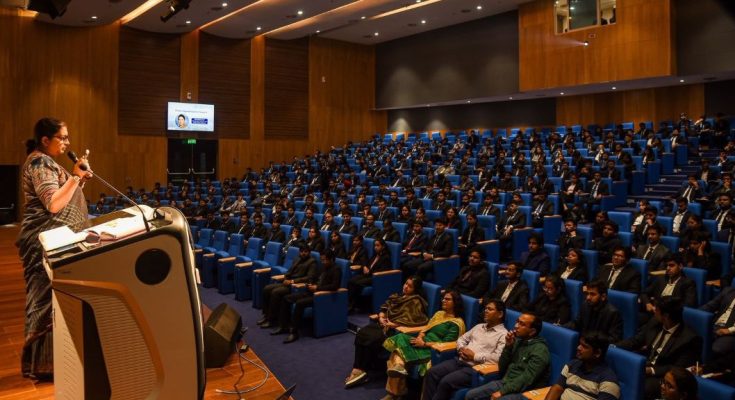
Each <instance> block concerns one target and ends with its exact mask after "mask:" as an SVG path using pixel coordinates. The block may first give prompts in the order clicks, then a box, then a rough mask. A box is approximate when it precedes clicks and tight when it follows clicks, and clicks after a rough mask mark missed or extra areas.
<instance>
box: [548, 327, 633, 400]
mask: <svg viewBox="0 0 735 400" xmlns="http://www.w3.org/2000/svg"><path fill="white" fill-rule="evenodd" d="M609 345H610V341H609V339H608V337H607V335H605V333H604V332H590V333H587V334H585V335H582V337H581V338H579V345H578V346H577V355H576V358H575V359H574V360H572V361H570V362H569V363H568V364H567V365H565V366H564V368H562V370H561V375H560V376H559V378H558V379H557V380H556V383H554V385H553V386H552V387H551V389H550V390H549V393H548V394H547V395H546V399H545V400H560V399H562V398H565V399H568V398H571V399H600V400H616V399H619V398H620V384H619V383H618V376H617V375H616V374H615V372H614V371H613V370H612V369H611V368H610V367H609V366H608V365H607V363H606V362H605V355H606V354H607V348H608V346H609Z"/></svg>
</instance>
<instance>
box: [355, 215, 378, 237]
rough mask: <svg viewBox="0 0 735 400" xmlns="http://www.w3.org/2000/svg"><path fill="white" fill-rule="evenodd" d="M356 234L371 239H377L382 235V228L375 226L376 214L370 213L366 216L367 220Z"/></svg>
mask: <svg viewBox="0 0 735 400" xmlns="http://www.w3.org/2000/svg"><path fill="white" fill-rule="evenodd" d="M356 236H362V237H366V238H371V239H375V238H377V237H379V236H380V229H379V228H378V227H377V226H375V216H374V215H373V214H368V215H367V216H365V222H364V223H363V224H362V228H360V230H359V231H358V232H357V234H356Z"/></svg>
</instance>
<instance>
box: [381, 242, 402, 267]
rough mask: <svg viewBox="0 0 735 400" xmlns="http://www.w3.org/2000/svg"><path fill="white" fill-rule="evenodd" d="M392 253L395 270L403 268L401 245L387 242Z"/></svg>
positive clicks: (392, 263) (391, 257)
mask: <svg viewBox="0 0 735 400" xmlns="http://www.w3.org/2000/svg"><path fill="white" fill-rule="evenodd" d="M385 244H386V246H388V251H390V264H391V266H392V267H393V269H400V268H401V244H400V243H396V242H385Z"/></svg>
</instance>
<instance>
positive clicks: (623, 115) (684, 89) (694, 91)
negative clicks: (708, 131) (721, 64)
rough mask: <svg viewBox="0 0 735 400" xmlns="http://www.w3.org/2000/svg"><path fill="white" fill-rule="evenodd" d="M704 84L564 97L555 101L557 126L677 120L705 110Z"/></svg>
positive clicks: (655, 122) (694, 115)
mask: <svg viewBox="0 0 735 400" xmlns="http://www.w3.org/2000/svg"><path fill="white" fill-rule="evenodd" d="M704 109H705V107H704V85H703V84H695V85H685V86H672V87H663V88H655V89H640V90H628V91H621V92H610V93H599V94H594V95H582V96H568V97H567V96H564V97H559V98H557V101H556V122H557V125H574V124H582V125H588V124H593V123H596V124H606V123H610V122H615V123H620V122H631V121H632V122H635V123H636V124H637V123H638V122H642V121H653V123H654V126H655V125H656V124H658V122H660V121H664V120H676V119H678V118H679V114H680V113H682V112H685V113H687V115H689V117H690V118H695V119H696V117H698V116H699V115H701V114H703V113H704Z"/></svg>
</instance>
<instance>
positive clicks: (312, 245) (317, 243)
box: [306, 228, 324, 253]
mask: <svg viewBox="0 0 735 400" xmlns="http://www.w3.org/2000/svg"><path fill="white" fill-rule="evenodd" d="M306 245H307V246H309V250H311V251H316V252H317V253H321V252H322V251H324V240H323V239H322V235H321V234H320V233H319V231H318V230H317V229H316V228H309V237H308V238H307V239H306Z"/></svg>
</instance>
